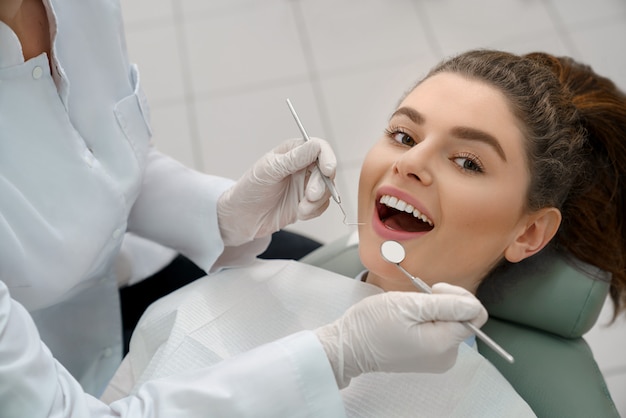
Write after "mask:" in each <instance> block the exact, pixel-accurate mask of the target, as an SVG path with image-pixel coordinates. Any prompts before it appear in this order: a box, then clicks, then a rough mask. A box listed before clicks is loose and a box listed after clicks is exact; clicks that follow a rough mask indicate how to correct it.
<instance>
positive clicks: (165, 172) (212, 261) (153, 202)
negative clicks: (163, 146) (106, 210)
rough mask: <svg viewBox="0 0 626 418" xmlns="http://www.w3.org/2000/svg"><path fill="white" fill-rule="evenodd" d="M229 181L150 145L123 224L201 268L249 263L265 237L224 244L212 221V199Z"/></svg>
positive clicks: (214, 208) (214, 207) (214, 206)
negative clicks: (141, 181) (137, 192)
mask: <svg viewBox="0 0 626 418" xmlns="http://www.w3.org/2000/svg"><path fill="white" fill-rule="evenodd" d="M232 184H233V181H232V180H229V179H225V178H222V177H217V176H211V175H208V174H203V173H200V172H198V171H195V170H192V169H190V168H188V167H185V166H184V165H182V164H180V163H179V162H178V161H176V160H174V159H172V158H170V157H168V156H166V155H164V154H161V153H160V152H159V151H157V150H156V149H154V148H151V149H150V151H149V152H148V155H147V157H146V167H145V171H144V176H143V183H142V189H141V192H140V194H139V196H138V198H137V200H136V201H135V203H134V205H133V208H132V210H131V213H130V216H129V220H128V229H129V231H130V232H134V233H136V234H137V235H139V236H142V237H144V238H147V239H149V240H152V241H155V242H157V243H159V244H161V245H164V246H166V247H169V248H172V249H174V250H176V251H178V252H180V253H182V254H184V255H185V256H187V257H189V258H190V259H191V260H192V261H193V262H195V263H196V264H197V265H198V266H200V267H201V268H202V269H204V270H205V271H207V272H208V271H211V270H216V269H218V268H220V267H233V266H239V265H245V264H248V263H249V262H250V261H252V259H253V258H254V257H255V256H256V255H258V254H260V253H261V252H263V251H264V250H265V248H266V247H267V245H268V244H269V241H270V237H267V238H263V239H257V240H254V241H252V242H249V243H246V244H244V245H241V246H239V247H226V248H224V243H223V241H222V237H221V235H220V230H219V226H218V223H217V200H218V198H219V197H220V195H221V194H222V193H223V192H224V191H225V190H226V189H228V188H229V187H230V186H231V185H232Z"/></svg>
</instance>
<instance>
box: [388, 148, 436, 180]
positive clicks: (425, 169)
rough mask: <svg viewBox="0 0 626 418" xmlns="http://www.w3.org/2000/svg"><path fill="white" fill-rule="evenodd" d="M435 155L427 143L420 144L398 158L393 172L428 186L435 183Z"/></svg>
mask: <svg viewBox="0 0 626 418" xmlns="http://www.w3.org/2000/svg"><path fill="white" fill-rule="evenodd" d="M433 164H434V155H433V152H432V150H430V149H429V146H428V144H426V143H425V141H423V142H420V143H419V144H417V145H415V146H414V147H413V148H411V149H409V150H407V151H406V152H404V153H403V154H402V155H400V156H399V157H398V159H397V160H396V162H395V163H394V167H393V170H394V172H395V173H396V174H398V175H400V176H403V177H407V178H410V179H414V180H417V181H419V182H421V183H422V184H423V185H425V186H428V185H430V184H432V182H433V176H432V165H433Z"/></svg>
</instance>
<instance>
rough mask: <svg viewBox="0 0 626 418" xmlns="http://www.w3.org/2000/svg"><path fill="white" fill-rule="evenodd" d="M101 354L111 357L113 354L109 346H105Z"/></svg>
mask: <svg viewBox="0 0 626 418" xmlns="http://www.w3.org/2000/svg"><path fill="white" fill-rule="evenodd" d="M102 355H103V356H104V357H111V356H112V355H113V349H112V348H111V347H107V348H105V349H104V351H103V352H102Z"/></svg>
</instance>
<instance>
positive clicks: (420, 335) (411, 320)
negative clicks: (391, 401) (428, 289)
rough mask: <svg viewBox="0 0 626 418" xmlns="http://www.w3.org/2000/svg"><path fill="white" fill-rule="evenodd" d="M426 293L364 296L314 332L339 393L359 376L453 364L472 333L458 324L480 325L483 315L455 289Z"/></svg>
mask: <svg viewBox="0 0 626 418" xmlns="http://www.w3.org/2000/svg"><path fill="white" fill-rule="evenodd" d="M432 290H433V293H432V294H431V295H429V294H425V293H417V292H386V293H382V294H379V295H375V296H370V297H368V298H365V299H363V300H361V301H360V302H359V303H357V304H355V305H353V306H352V307H351V308H350V309H348V310H347V311H346V313H345V314H344V315H343V316H342V317H341V318H339V319H337V320H336V321H335V322H333V323H331V324H329V325H325V326H323V327H321V328H318V329H316V330H315V334H316V335H317V337H318V339H319V340H320V342H321V343H322V346H323V347H324V351H325V352H326V355H327V356H328V359H329V361H330V364H331V366H332V368H333V371H334V373H335V378H336V379H337V386H339V388H340V389H342V388H344V387H346V386H348V384H349V383H350V379H352V378H353V377H356V376H358V375H360V374H361V373H368V372H396V373H399V372H419V373H422V372H427V373H442V372H444V371H446V370H448V369H449V368H451V367H452V366H453V365H454V363H455V362H456V358H457V354H458V348H459V344H461V342H463V341H464V340H465V339H467V338H468V337H469V336H470V335H471V334H472V332H471V331H470V330H468V329H467V328H466V327H465V326H464V325H462V324H461V323H460V322H458V321H470V322H472V323H473V324H474V325H476V326H477V327H481V326H482V325H483V324H484V323H485V322H486V321H487V311H486V310H485V308H484V307H483V306H482V305H481V303H480V302H479V301H478V299H476V297H474V295H472V294H471V293H470V292H468V291H467V290H465V289H463V288H461V287H458V286H453V285H450V284H446V283H438V284H435V285H434V286H433V288H432Z"/></svg>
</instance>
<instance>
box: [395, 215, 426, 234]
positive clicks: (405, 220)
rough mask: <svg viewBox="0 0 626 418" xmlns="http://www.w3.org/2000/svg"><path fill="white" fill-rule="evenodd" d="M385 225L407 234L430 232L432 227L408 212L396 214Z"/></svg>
mask: <svg viewBox="0 0 626 418" xmlns="http://www.w3.org/2000/svg"><path fill="white" fill-rule="evenodd" d="M383 223H384V224H385V226H386V227H387V228H389V229H393V230H396V231H407V232H422V231H430V230H431V229H432V226H430V225H429V224H427V223H426V222H423V221H421V220H419V219H417V218H416V217H415V216H413V215H412V214H409V213H406V212H396V213H394V214H392V215H391V216H389V217H388V218H386V219H385V220H384V221H383Z"/></svg>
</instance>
